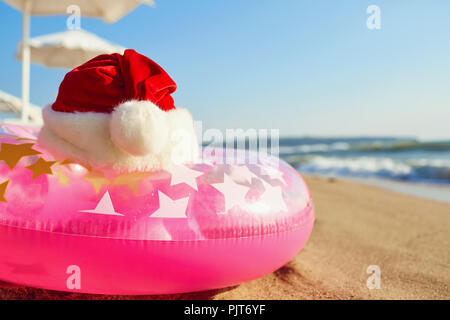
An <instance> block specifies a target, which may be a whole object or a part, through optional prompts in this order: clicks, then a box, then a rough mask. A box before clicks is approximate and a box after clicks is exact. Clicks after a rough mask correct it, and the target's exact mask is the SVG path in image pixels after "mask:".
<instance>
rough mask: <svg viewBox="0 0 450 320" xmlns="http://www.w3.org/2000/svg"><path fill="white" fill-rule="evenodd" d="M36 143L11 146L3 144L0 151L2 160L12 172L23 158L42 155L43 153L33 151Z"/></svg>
mask: <svg viewBox="0 0 450 320" xmlns="http://www.w3.org/2000/svg"><path fill="white" fill-rule="evenodd" d="M33 146H34V143H23V144H10V143H2V144H1V150H0V160H3V161H5V162H6V164H7V165H8V167H9V168H10V169H11V170H12V169H14V167H15V166H16V164H17V163H18V162H19V161H20V159H22V157H26V156H32V155H35V154H40V153H41V152H39V151H36V150H34V149H33Z"/></svg>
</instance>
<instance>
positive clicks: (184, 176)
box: [168, 165, 203, 191]
mask: <svg viewBox="0 0 450 320" xmlns="http://www.w3.org/2000/svg"><path fill="white" fill-rule="evenodd" d="M168 171H169V172H170V174H171V180H170V185H171V186H173V185H175V184H179V183H183V182H184V183H186V184H187V185H189V186H190V187H192V188H194V189H195V191H198V187H197V180H196V179H197V177H199V176H201V175H202V174H203V172H200V171H196V170H192V169H191V168H189V167H187V166H184V165H179V166H172V167H170V168H169V169H168Z"/></svg>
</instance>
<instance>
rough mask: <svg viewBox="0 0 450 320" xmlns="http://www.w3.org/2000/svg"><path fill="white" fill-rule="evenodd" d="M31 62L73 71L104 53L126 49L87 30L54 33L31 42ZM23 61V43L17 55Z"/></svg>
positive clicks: (121, 51) (119, 51)
mask: <svg viewBox="0 0 450 320" xmlns="http://www.w3.org/2000/svg"><path fill="white" fill-rule="evenodd" d="M29 46H30V59H31V62H34V63H39V64H42V65H44V66H47V67H54V68H69V69H72V68H74V67H76V66H78V65H80V64H83V63H84V62H86V61H88V60H90V59H92V58H94V57H96V56H98V55H99V54H104V53H114V52H117V53H121V54H122V53H123V51H124V50H125V48H124V47H121V46H119V45H116V44H113V43H111V42H108V41H106V40H103V39H102V38H100V37H98V36H97V35H95V34H93V33H90V32H87V31H85V30H69V31H64V32H58V33H52V34H48V35H44V36H40V37H36V38H31V39H30V41H29ZM16 57H17V58H18V59H22V43H20V44H19V50H18V52H17V54H16Z"/></svg>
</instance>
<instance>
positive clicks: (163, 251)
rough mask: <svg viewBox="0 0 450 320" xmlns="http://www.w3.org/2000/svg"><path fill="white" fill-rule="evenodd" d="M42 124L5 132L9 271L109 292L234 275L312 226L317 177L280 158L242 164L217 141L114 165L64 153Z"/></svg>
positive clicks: (3, 222) (0, 252)
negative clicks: (177, 157)
mask: <svg viewBox="0 0 450 320" xmlns="http://www.w3.org/2000/svg"><path fill="white" fill-rule="evenodd" d="M36 134H37V132H36V130H35V129H32V128H29V127H19V126H6V125H4V126H3V127H2V131H1V134H0V144H1V146H0V148H1V149H0V279H1V280H4V281H8V282H13V283H18V284H23V285H27V286H33V287H39V288H45V289H53V290H62V291H76V292H85V293H98V294H168V293H180V292H190V291H200V290H208V289H214V288H221V287H227V286H232V285H237V284H239V283H242V282H245V281H249V280H252V279H255V278H258V277H261V276H263V275H265V274H267V273H270V272H272V271H274V270H276V269H278V268H280V267H281V266H283V265H284V264H285V263H287V262H288V261H289V260H291V259H292V258H293V257H294V256H295V255H296V254H297V253H298V251H299V250H300V249H301V248H302V247H303V246H304V245H305V243H306V241H307V239H308V237H309V235H310V233H311V230H312V228H313V222H314V212H313V204H312V199H311V194H310V192H309V190H308V187H307V186H306V184H305V182H304V181H303V179H302V178H301V177H300V175H299V174H298V173H297V172H296V171H295V170H294V169H293V168H292V167H290V166H289V165H288V164H287V163H285V162H283V161H281V160H278V159H276V158H270V157H265V158H264V159H263V161H262V163H258V164H249V163H250V162H248V161H247V162H248V163H247V164H241V163H237V161H236V160H235V159H236V158H237V157H236V152H232V151H222V152H220V151H219V152H218V151H216V153H215V154H214V155H213V156H211V155H210V156H208V157H205V158H203V159H202V161H201V162H199V163H196V164H192V165H186V166H177V167H173V168H172V169H170V170H165V171H160V172H156V173H155V172H154V173H129V174H121V175H117V176H105V175H104V174H101V173H98V172H91V171H89V170H87V169H85V168H84V167H81V166H80V165H77V164H74V163H68V162H56V161H55V160H54V159H53V158H52V156H51V155H50V154H48V153H47V152H46V151H45V150H43V149H42V148H41V147H39V145H37V144H36ZM220 158H222V159H226V161H218V159H220ZM247 160H248V156H247Z"/></svg>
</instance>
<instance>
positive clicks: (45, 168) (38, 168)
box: [25, 157, 56, 179]
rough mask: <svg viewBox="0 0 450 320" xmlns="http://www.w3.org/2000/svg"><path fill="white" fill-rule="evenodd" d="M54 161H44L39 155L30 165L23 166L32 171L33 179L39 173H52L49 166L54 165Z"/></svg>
mask: <svg viewBox="0 0 450 320" xmlns="http://www.w3.org/2000/svg"><path fill="white" fill-rule="evenodd" d="M55 163H56V161H45V160H44V159H42V158H41V157H39V159H38V160H37V161H36V162H35V163H33V164H32V165H31V166H28V167H25V168H27V169H30V170H31V171H33V179H36V178H37V177H39V176H40V175H41V174H53V172H52V169H51V166H52V165H54V164H55Z"/></svg>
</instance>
